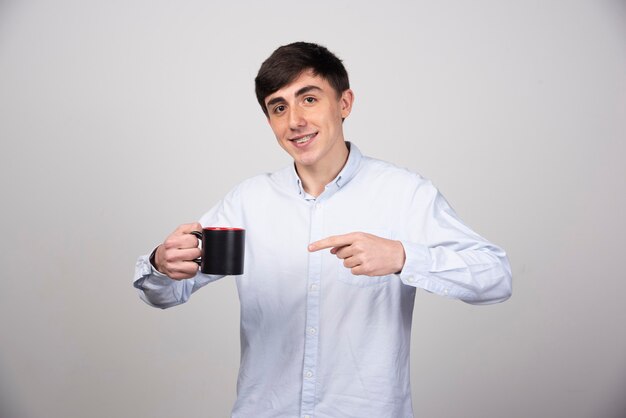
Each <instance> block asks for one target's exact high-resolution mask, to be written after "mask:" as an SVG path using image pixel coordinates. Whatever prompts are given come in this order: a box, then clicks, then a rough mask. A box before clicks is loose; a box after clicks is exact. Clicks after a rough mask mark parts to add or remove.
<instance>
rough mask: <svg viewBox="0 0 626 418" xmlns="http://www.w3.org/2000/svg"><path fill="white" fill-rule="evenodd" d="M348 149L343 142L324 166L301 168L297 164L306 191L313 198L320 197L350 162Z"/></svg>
mask: <svg viewBox="0 0 626 418" xmlns="http://www.w3.org/2000/svg"><path fill="white" fill-rule="evenodd" d="M348 155H349V151H348V147H347V145H346V143H345V142H343V141H342V142H341V143H340V144H339V146H338V149H337V151H336V152H334V153H333V154H332V155H331V156H329V157H331V158H328V159H327V160H326V161H324V163H323V164H322V163H321V162H320V164H316V165H314V166H301V165H299V164H298V163H297V162H296V170H297V171H298V176H300V180H301V181H302V187H303V188H304V191H305V192H307V193H308V194H310V195H311V196H313V197H318V196H319V195H321V194H322V193H323V192H324V188H325V187H326V185H327V184H328V183H330V182H331V181H332V180H333V179H334V178H335V177H337V175H338V174H339V172H340V171H341V170H342V169H343V167H344V166H345V165H346V161H348Z"/></svg>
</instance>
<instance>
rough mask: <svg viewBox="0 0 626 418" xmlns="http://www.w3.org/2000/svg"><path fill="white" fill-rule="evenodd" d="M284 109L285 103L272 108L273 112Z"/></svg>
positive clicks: (279, 111) (280, 111)
mask: <svg viewBox="0 0 626 418" xmlns="http://www.w3.org/2000/svg"><path fill="white" fill-rule="evenodd" d="M284 111H285V105H278V106H276V107H275V108H274V113H282V112H284Z"/></svg>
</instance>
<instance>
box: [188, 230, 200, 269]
mask: <svg viewBox="0 0 626 418" xmlns="http://www.w3.org/2000/svg"><path fill="white" fill-rule="evenodd" d="M190 234H191V235H195V237H196V238H198V241H200V245H202V232H200V231H191V232H190ZM191 261H193V262H194V263H196V264H197V265H201V264H202V257H198V258H196V259H195V260H191Z"/></svg>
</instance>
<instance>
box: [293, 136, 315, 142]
mask: <svg viewBox="0 0 626 418" xmlns="http://www.w3.org/2000/svg"><path fill="white" fill-rule="evenodd" d="M313 135H314V134H311V135H307V136H303V137H302V138H300V139H294V142H295V143H296V144H304V143H305V142H307V141H308V140H309V139H311V138H313Z"/></svg>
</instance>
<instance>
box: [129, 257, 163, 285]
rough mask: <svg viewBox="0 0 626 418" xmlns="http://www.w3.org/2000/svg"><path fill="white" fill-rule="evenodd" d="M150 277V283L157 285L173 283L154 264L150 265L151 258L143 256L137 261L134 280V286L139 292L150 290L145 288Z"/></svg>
mask: <svg viewBox="0 0 626 418" xmlns="http://www.w3.org/2000/svg"><path fill="white" fill-rule="evenodd" d="M149 277H150V281H151V282H152V283H154V284H156V285H165V286H166V285H168V284H169V283H170V282H172V279H170V278H169V277H168V276H167V275H165V274H163V273H161V272H160V271H158V270H157V269H156V268H155V267H154V266H153V265H152V263H150V256H149V255H143V256H141V257H139V259H138V260H137V264H136V265H135V278H134V280H133V286H134V287H135V288H137V289H139V290H148V289H147V288H146V287H145V286H144V282H145V281H146V279H147V278H149Z"/></svg>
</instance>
